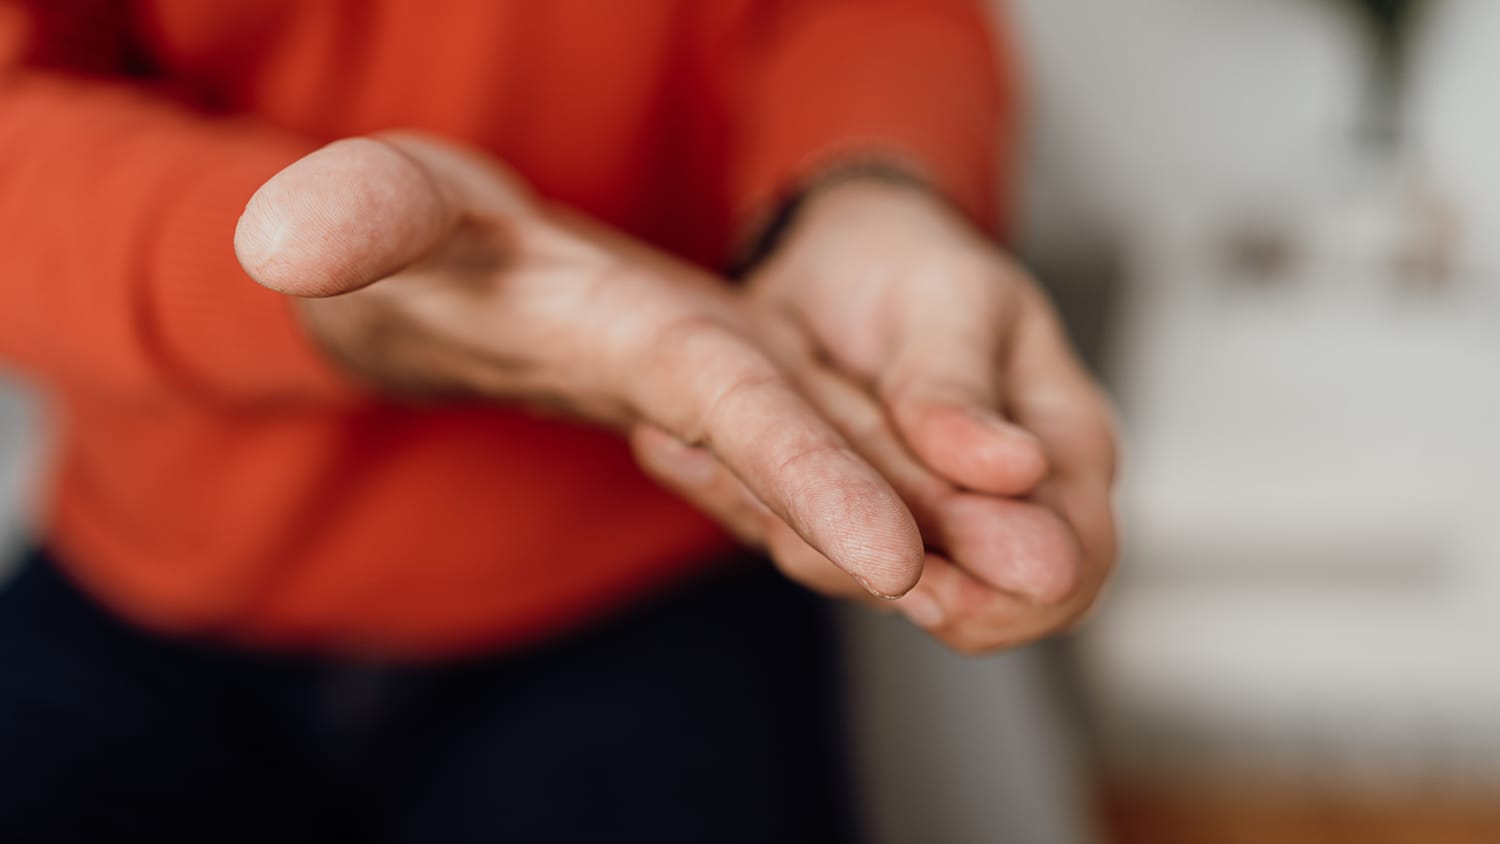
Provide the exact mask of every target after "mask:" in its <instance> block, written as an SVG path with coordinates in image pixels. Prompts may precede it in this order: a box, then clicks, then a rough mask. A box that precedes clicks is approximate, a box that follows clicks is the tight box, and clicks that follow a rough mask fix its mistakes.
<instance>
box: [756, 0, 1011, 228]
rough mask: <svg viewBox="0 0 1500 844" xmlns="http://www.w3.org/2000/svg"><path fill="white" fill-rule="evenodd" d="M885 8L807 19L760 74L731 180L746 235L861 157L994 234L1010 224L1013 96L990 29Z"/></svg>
mask: <svg viewBox="0 0 1500 844" xmlns="http://www.w3.org/2000/svg"><path fill="white" fill-rule="evenodd" d="M877 5H878V4H851V5H849V6H846V7H839V8H836V9H831V10H828V11H827V12H825V13H823V14H821V15H819V16H817V17H815V18H812V19H808V20H805V21H803V22H802V25H801V26H798V27H796V28H795V29H794V30H793V31H791V32H790V33H789V34H788V36H787V38H786V39H785V40H784V41H783V42H782V43H781V44H779V45H778V49H777V50H775V51H774V52H773V53H771V54H769V55H766V56H765V57H763V60H762V63H761V65H760V66H758V67H756V68H753V69H752V73H751V76H750V79H751V82H750V85H749V87H748V89H747V91H746V94H745V96H746V99H745V101H744V104H745V107H744V110H743V111H742V112H741V116H742V118H743V123H742V124H740V129H739V138H738V140H739V144H740V146H739V155H738V157H737V159H736V165H737V167H736V170H735V172H734V174H733V176H734V179H733V183H732V186H731V190H732V192H733V198H734V200H735V206H734V209H733V210H734V213H735V219H736V220H737V221H738V222H739V224H740V225H739V231H740V232H741V233H742V234H746V233H754V232H757V231H760V230H763V229H764V228H765V226H766V224H767V223H768V222H769V221H770V219H771V217H772V215H773V214H774V213H775V210H776V209H777V208H778V207H782V206H784V205H786V204H787V203H788V202H789V201H791V200H792V199H793V198H794V197H795V196H797V195H798V194H800V193H802V192H803V191H805V190H807V189H808V188H809V187H810V186H811V185H813V184H814V183H816V182H817V181H818V180H819V179H820V178H821V177H823V176H824V175H825V174H828V173H832V172H837V171H840V170H843V169H845V168H847V167H849V166H850V165H851V164H857V163H864V162H871V163H885V164H888V165H891V166H894V167H896V168H899V169H901V170H904V171H908V172H911V173H913V174H914V175H916V176H917V177H918V178H920V179H921V180H922V181H924V182H926V183H927V184H928V185H929V186H930V187H931V188H932V189H934V190H935V191H937V192H938V193H940V194H941V195H943V196H944V197H946V198H947V199H948V200H949V201H951V202H952V203H954V205H956V206H957V207H958V208H960V209H961V210H962V211H963V212H964V213H965V214H966V215H968V216H969V217H970V218H971V219H973V220H974V221H975V223H977V224H978V225H980V226H981V227H983V228H984V229H986V230H987V231H991V232H996V231H998V230H1000V229H1001V228H1003V226H1002V217H1003V215H1002V214H1001V211H1000V208H999V207H998V206H999V202H998V199H999V196H1000V194H1001V187H1000V184H999V180H1000V179H999V175H1000V169H1001V167H1000V162H1001V160H1002V159H1003V158H1005V157H1007V154H1008V148H1009V144H1008V143H1007V141H1008V140H1009V138H1008V135H1006V134H1005V133H1004V132H1003V131H1002V130H1004V129H1008V128H1010V127H1008V126H1005V125H1003V123H1002V117H1003V115H1005V114H1006V113H1007V111H1008V109H1007V105H1008V104H1009V103H1008V100H1009V99H1010V97H1009V96H1008V95H1007V93H1006V92H1005V91H1003V90H1002V87H1001V76H1000V73H999V66H998V64H997V62H996V58H995V55H994V52H993V49H992V46H991V42H990V38H989V32H988V31H986V29H985V27H984V26H982V25H980V24H979V23H978V20H979V19H978V17H977V16H976V17H975V18H974V19H969V18H966V17H962V16H953V15H949V14H942V13H940V12H937V11H933V12H930V13H924V12H923V11H921V10H913V11H907V12H905V13H903V14H899V15H898V14H891V13H890V12H889V10H877V8H876V7H877Z"/></svg>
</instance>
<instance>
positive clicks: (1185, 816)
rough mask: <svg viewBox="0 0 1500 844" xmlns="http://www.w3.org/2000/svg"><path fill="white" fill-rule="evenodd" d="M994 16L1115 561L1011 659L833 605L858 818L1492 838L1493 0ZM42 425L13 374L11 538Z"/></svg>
mask: <svg viewBox="0 0 1500 844" xmlns="http://www.w3.org/2000/svg"><path fill="white" fill-rule="evenodd" d="M1001 5H1004V6H1006V7H1007V8H1008V12H1007V14H1008V16H1009V17H1010V18H1011V20H1012V21H1013V23H1014V25H1015V28H1016V30H1017V32H1018V37H1017V41H1018V42H1019V46H1020V48H1021V50H1022V52H1023V54H1024V56H1025V65H1026V68H1027V84H1028V98H1029V101H1030V108H1031V113H1032V116H1031V120H1030V123H1029V126H1028V133H1029V143H1028V150H1027V156H1026V163H1025V168H1026V169H1025V173H1026V190H1025V194H1024V196H1022V197H1021V198H1020V207H1021V212H1022V213H1021V218H1022V221H1023V225H1022V232H1021V237H1020V243H1019V251H1020V252H1021V253H1022V255H1023V257H1024V258H1025V259H1026V261H1027V262H1028V263H1029V265H1030V266H1032V267H1033V268H1034V269H1035V270H1036V272H1037V273H1038V275H1039V276H1040V277H1041V278H1042V279H1043V280H1044V281H1045V282H1046V283H1047V284H1048V285H1049V287H1051V288H1052V290H1053V292H1054V295H1055V296H1056V297H1057V299H1058V300H1059V302H1061V303H1062V305H1063V306H1064V308H1065V310H1066V311H1067V314H1068V317H1069V319H1070V321H1071V322H1072V324H1073V326H1074V328H1075V332H1076V334H1077V336H1078V339H1079V343H1080V346H1081V347H1082V348H1083V349H1084V350H1085V352H1086V353H1087V355H1088V356H1089V358H1090V360H1091V362H1092V363H1093V364H1094V365H1095V366H1096V368H1097V369H1098V370H1099V372H1100V373H1101V375H1102V376H1103V377H1104V378H1105V379H1106V381H1107V383H1108V384H1109V386H1110V388H1111V390H1112V392H1113V394H1114V395H1115V397H1116V400H1117V402H1118V404H1119V407H1120V409H1121V418H1122V425H1123V430H1124V440H1125V446H1126V449H1125V453H1126V458H1127V459H1126V466H1125V472H1124V476H1123V480H1122V486H1121V493H1120V506H1121V511H1122V514H1123V516H1124V517H1125V525H1126V533H1127V536H1126V539H1127V542H1126V552H1125V556H1124V559H1123V560H1122V564H1121V568H1120V574H1119V577H1118V580H1117V583H1116V585H1115V587H1114V589H1113V590H1112V593H1111V594H1110V595H1108V596H1107V598H1106V599H1105V601H1104V603H1103V606H1102V607H1101V610H1100V612H1099V613H1098V614H1097V615H1096V616H1095V617H1094V618H1093V619H1092V620H1091V621H1090V623H1089V624H1088V625H1086V626H1085V627H1084V628H1083V629H1082V630H1081V631H1080V632H1079V633H1078V634H1077V635H1076V636H1075V637H1073V638H1071V639H1070V640H1068V641H1064V642H1054V643H1049V644H1046V645H1043V646H1040V647H1036V648H1030V649H1026V650H1023V651H1020V652H1016V653H1012V654H1008V655H1005V656H1002V657H997V658H991V659H983V660H973V659H963V658H959V657H956V656H953V655H951V654H949V653H947V652H946V651H943V650H941V649H940V648H938V647H937V646H935V645H932V644H930V643H928V642H927V641H926V640H925V639H923V638H922V637H921V636H920V635H919V634H917V633H915V632H914V631H912V630H911V629H909V628H908V627H906V626H905V625H904V624H903V623H902V622H899V621H897V620H894V619H886V618H873V617H869V616H867V615H864V614H857V613H850V614H849V616H848V619H847V625H846V626H847V629H848V634H849V641H850V651H851V653H850V660H849V675H850V676H849V682H850V702H851V715H850V717H851V724H852V725H853V729H854V731H855V735H856V757H857V762H858V765H859V770H860V776H861V796H862V803H863V805H864V806H865V811H866V815H867V820H868V821H869V827H870V829H871V832H872V840H874V841H877V842H903V844H909V843H910V842H927V843H928V844H944V842H955V843H956V844H968V843H969V842H989V841H1017V842H1042V844H1047V843H1048V842H1061V844H1068V842H1079V844H1089V842H1153V844H1173V842H1229V844H1233V843H1234V842H1241V841H1244V842H1293V844H1297V842H1323V841H1360V842H1366V843H1367V844H1380V843H1381V842H1437V843H1438V844H1441V842H1469V841H1474V842H1481V841H1482V842H1496V841H1500V657H1497V655H1496V654H1495V653H1494V651H1495V650H1496V649H1497V646H1500V566H1497V563H1500V518H1497V516H1500V513H1497V510H1500V490H1497V486H1496V481H1495V480H1494V479H1495V478H1496V477H1500V446H1497V445H1496V444H1495V443H1494V439H1495V436H1496V432H1500V236H1497V234H1496V233H1497V232H1500V49H1497V45H1500V3H1497V2H1494V0H1427V2H1423V0H1111V2H1107V3H1100V2H1088V0H1010V2H1008V3H1004V4H1000V3H998V2H997V8H998V7H999V6H1001ZM46 427H47V426H46V425H45V424H44V423H43V421H42V419H41V411H40V409H39V408H38V406H37V405H36V403H35V402H34V401H32V400H30V399H28V398H27V396H26V393H25V390H24V388H23V387H22V386H21V385H19V384H14V383H11V382H0V543H4V544H6V545H14V544H15V543H16V542H18V541H19V537H20V525H21V524H22V522H23V520H24V513H25V510H26V506H27V502H28V501H30V500H33V499H34V497H35V489H36V484H37V482H38V472H37V470H38V468H39V466H40V464H41V462H42V459H43V458H42V455H43V454H44V453H45V436H44V433H43V432H44V431H45V430H46Z"/></svg>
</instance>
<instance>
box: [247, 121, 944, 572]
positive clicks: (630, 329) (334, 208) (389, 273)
mask: <svg viewBox="0 0 1500 844" xmlns="http://www.w3.org/2000/svg"><path fill="white" fill-rule="evenodd" d="M235 247H236V250H237V252H238V254H239V257H240V261H241V263H242V264H243V265H244V267H245V269H246V270H247V271H248V272H249V273H250V275H251V276H252V277H254V278H255V279H256V280H257V281H259V282H260V283H261V284H263V285H265V286H267V287H270V288H272V289H275V290H279V291H282V292H284V293H288V294H291V295H294V296H299V297H308V298H307V299H306V301H305V302H303V303H302V305H303V307H302V313H303V315H304V317H305V319H306V322H307V324H308V326H309V329H310V330H311V332H312V334H313V335H314V337H315V338H316V339H317V340H318V341H319V342H320V343H321V344H322V345H323V346H324V347H325V349H327V350H328V352H329V354H330V355H331V356H332V357H334V358H335V359H336V360H339V361H342V362H343V363H344V364H345V365H346V366H347V367H348V368H349V369H350V370H352V371H353V372H355V373H358V374H360V375H363V376H364V377H365V378H366V379H367V380H368V381H370V382H372V383H375V384H377V385H381V386H384V387H386V388H387V389H391V390H395V391H397V392H402V393H407V394H422V393H446V394H459V395H468V396H474V397H479V398H484V399H492V400H499V401H516V402H526V403H529V404H532V405H544V406H549V407H558V408H562V409H564V410H566V411H568V412H571V413H573V414H576V415H579V416H582V417H584V418H587V419H589V420H592V421H595V422H598V423H601V424H605V425H609V426H612V427H614V428H616V429H618V430H621V431H624V432H628V433H630V434H631V436H632V437H633V438H634V439H635V440H636V441H637V442H645V443H653V444H655V447H656V448H658V449H659V448H662V447H676V448H679V449H681V450H683V451H689V450H695V449H701V450H702V453H703V454H706V455H709V456H710V457H711V459H712V460H713V461H714V462H715V465H716V466H723V467H725V469H726V471H727V472H729V473H730V474H731V475H732V477H733V479H734V482H735V483H736V484H740V485H742V487H741V488H742V489H743V491H744V494H745V496H746V498H747V500H753V501H754V502H755V506H756V508H757V511H756V512H757V514H758V515H761V516H763V517H762V518H761V519H760V521H759V522H758V527H757V531H758V532H759V533H760V535H758V536H757V535H748V536H747V537H746V538H747V539H750V540H752V541H757V540H764V539H765V531H764V530H761V529H762V528H765V529H770V528H772V527H773V526H774V530H775V531H777V536H778V537H779V539H778V542H779V543H780V545H781V546H782V547H791V548H794V549H796V550H797V551H798V553H804V554H813V555H816V556H817V557H818V558H819V559H820V560H822V559H826V560H830V561H832V563H833V564H834V565H836V566H837V567H838V569H839V570H841V571H842V572H845V573H847V576H846V577H852V578H853V579H854V580H856V581H858V582H859V583H861V584H862V585H863V586H864V588H865V589H867V590H868V591H869V592H870V593H873V594H876V595H881V596H887V597H895V596H898V595H902V594H905V593H906V592H907V591H908V590H909V589H911V587H912V586H913V584H915V583H916V581H917V578H918V576H919V574H920V569H921V563H922V556H923V548H922V540H921V536H920V535H919V534H918V532H917V527H916V524H915V522H914V520H913V517H912V515H911V513H910V511H909V510H908V509H907V507H906V506H905V504H903V503H902V501H901V499H900V497H899V496H898V495H897V493H896V492H895V490H893V489H892V487H891V485H890V484H889V483H888V482H887V481H886V479H885V478H884V477H883V476H882V475H881V474H880V473H879V472H877V471H876V470H875V469H873V468H872V467H871V466H870V465H869V464H868V462H866V460H864V459H863V458H861V457H860V456H858V455H857V454H856V453H855V452H854V451H853V450H852V449H851V448H850V446H849V444H848V442H847V441H846V440H845V438H844V437H843V436H842V435H841V434H840V433H839V432H838V431H837V430H836V429H835V428H834V427H833V426H832V425H830V424H829V423H828V422H827V421H826V420H825V418H824V417H823V416H822V415H821V414H820V413H818V412H816V411H815V410H814V409H813V408H812V407H810V406H809V405H808V403H807V402H806V400H805V399H804V398H803V397H802V395H801V394H800V393H799V392H798V390H797V388H796V387H795V386H794V385H793V384H792V383H791V382H790V381H789V380H788V379H787V378H786V377H785V376H784V374H783V371H782V370H781V369H780V368H779V367H778V366H777V365H776V363H774V362H773V361H772V359H771V358H770V357H769V356H768V355H766V354H765V353H764V352H763V351H762V349H761V348H760V347H759V346H758V345H757V344H756V343H754V342H752V341H751V340H750V339H749V338H750V336H751V328H750V326H749V325H748V324H747V322H746V319H745V315H744V310H745V309H744V308H743V307H742V303H741V301H740V300H739V299H738V298H737V297H736V295H735V294H734V293H733V291H731V290H730V289H728V288H727V287H726V286H725V285H722V284H720V283H718V282H717V281H715V280H714V279H712V278H709V277H706V276H705V275H704V274H702V273H700V272H697V271H695V270H693V269H691V268H689V267H687V266H685V265H683V264H681V263H678V262H675V261H672V260H670V259H668V258H666V257H665V256H662V255H660V254H658V253H655V252H653V251H651V250H649V249H647V248H645V247H643V246H641V245H639V244H635V243H631V242H627V241H626V240H625V239H624V238H623V237H621V236H618V235H613V234H610V233H606V232H603V231H601V230H599V229H598V228H597V227H590V226H589V225H588V224H587V223H585V222H584V221H582V220H580V219H576V218H572V217H568V216H567V215H565V214H563V213H562V212H560V211H558V210H557V209H551V208H547V207H545V206H543V205H542V204H541V203H539V202H538V201H536V200H535V199H534V198H533V197H530V196H528V195H527V193H526V192H525V190H524V188H523V187H522V186H521V185H520V183H519V182H518V181H517V180H516V179H515V178H514V177H512V176H510V175H509V174H507V173H505V172H504V171H503V170H501V169H500V168H499V167H498V166H496V165H495V164H493V163H492V162H489V161H488V160H486V159H483V158H482V157H480V156H478V155H476V154H473V153H469V152H465V151H463V150H461V149H459V148H457V147H454V146H451V145H448V144H445V143H442V142H439V141H435V140H432V139H428V138H423V137H418V136H411V135H392V136H385V137H382V138H359V139H353V140H348V141H341V142H338V143H335V144H332V145H330V146H328V147H325V148H324V149H322V150H320V151H318V152H316V153H313V154H312V155H310V156H308V157H307V158H304V159H302V160H301V161H299V162H297V163H296V164H293V165H292V166H291V167H289V168H287V169H286V170H284V171H282V172H281V173H280V174H278V175H277V176H276V177H274V178H273V179H272V180H271V181H270V182H268V183H267V184H266V185H265V186H263V187H262V188H261V190H260V191H258V192H257V193H256V195H255V197H254V198H252V200H251V202H250V204H249V207H248V208H247V209H246V212H245V215H244V217H243V218H242V219H241V221H240V226H239V230H238V231H237V233H236V238H235ZM773 550H774V549H773ZM825 564H826V563H825ZM841 576H843V575H841Z"/></svg>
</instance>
